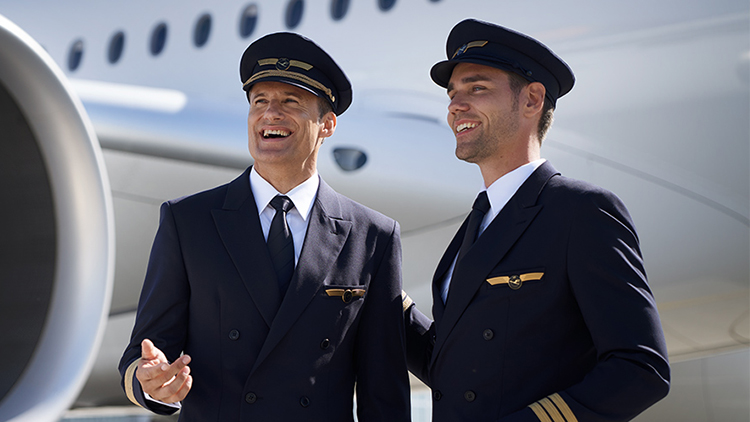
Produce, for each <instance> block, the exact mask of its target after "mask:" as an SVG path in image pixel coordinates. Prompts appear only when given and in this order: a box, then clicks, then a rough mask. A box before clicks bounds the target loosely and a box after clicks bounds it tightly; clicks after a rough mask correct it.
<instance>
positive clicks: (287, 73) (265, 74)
mask: <svg viewBox="0 0 750 422" xmlns="http://www.w3.org/2000/svg"><path fill="white" fill-rule="evenodd" d="M269 76H271V77H273V76H282V77H285V78H289V79H296V80H298V81H300V82H302V83H305V84H307V85H310V86H311V87H313V88H316V89H319V90H321V91H323V92H325V94H326V95H327V96H328V98H329V99H330V100H331V102H333V103H335V102H336V97H334V96H333V94H332V93H331V90H330V89H328V88H326V86H325V85H323V84H322V83H320V82H318V81H316V80H315V79H313V78H311V77H309V76H306V75H302V74H300V73H297V72H292V71H289V70H276V69H271V70H264V71H262V72H258V73H256V74H255V75H253V76H252V77H251V78H250V79H248V80H247V81H245V83H244V84H242V86H243V87H245V86H247V85H249V84H251V83H253V82H255V81H257V80H258V79H260V78H267V77H269Z"/></svg>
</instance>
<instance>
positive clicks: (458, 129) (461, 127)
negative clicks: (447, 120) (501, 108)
mask: <svg viewBox="0 0 750 422" xmlns="http://www.w3.org/2000/svg"><path fill="white" fill-rule="evenodd" d="M477 126H479V125H478V124H477V123H461V124H460V125H458V126H456V134H459V133H461V132H464V131H467V130H469V129H474V128H475V127H477Z"/></svg>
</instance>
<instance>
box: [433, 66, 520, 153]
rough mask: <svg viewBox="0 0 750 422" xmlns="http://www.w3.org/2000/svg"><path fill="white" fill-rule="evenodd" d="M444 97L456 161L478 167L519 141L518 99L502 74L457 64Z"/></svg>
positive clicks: (506, 76) (498, 71)
mask: <svg viewBox="0 0 750 422" xmlns="http://www.w3.org/2000/svg"><path fill="white" fill-rule="evenodd" d="M448 96H449V97H450V99H451V102H450V105H449V106H448V111H449V113H448V124H449V125H450V126H451V128H452V129H453V133H454V134H455V135H456V157H458V158H459V159H461V160H464V161H467V162H470V163H476V164H479V165H480V167H481V165H482V164H483V163H485V162H487V161H489V160H495V159H499V158H501V157H502V156H504V154H506V152H507V151H508V150H509V149H513V148H514V147H515V146H516V144H517V143H518V141H519V139H521V136H520V135H521V132H520V131H519V127H520V113H519V106H518V105H519V102H518V96H517V95H515V94H514V93H513V91H512V90H511V88H510V84H509V79H508V75H507V74H506V73H505V72H503V71H502V70H499V69H495V68H492V67H488V66H483V65H478V64H473V63H460V64H458V65H457V66H456V67H455V68H454V69H453V73H452V75H451V78H450V82H449V83H448Z"/></svg>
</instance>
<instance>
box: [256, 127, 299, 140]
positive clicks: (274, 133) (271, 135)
mask: <svg viewBox="0 0 750 422" xmlns="http://www.w3.org/2000/svg"><path fill="white" fill-rule="evenodd" d="M291 134H292V132H289V131H288V130H283V129H273V130H268V129H267V130H264V131H263V132H262V133H261V135H262V136H263V139H278V138H286V137H287V136H289V135H291Z"/></svg>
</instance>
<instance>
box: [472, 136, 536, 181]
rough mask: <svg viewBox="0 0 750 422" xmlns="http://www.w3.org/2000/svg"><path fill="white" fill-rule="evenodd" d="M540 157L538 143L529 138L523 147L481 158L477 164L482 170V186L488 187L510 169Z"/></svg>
mask: <svg viewBox="0 0 750 422" xmlns="http://www.w3.org/2000/svg"><path fill="white" fill-rule="evenodd" d="M540 158H541V152H540V145H539V142H538V141H537V140H536V139H530V140H529V142H528V143H525V144H524V145H523V147H520V148H517V149H515V150H511V151H504V152H503V153H500V154H495V155H494V156H493V157H489V158H487V159H486V160H483V161H482V162H480V163H477V165H479V170H480V171H481V172H482V178H483V179H484V186H485V187H489V186H490V185H492V184H493V183H494V182H495V181H496V180H497V179H499V178H501V177H503V176H505V175H506V174H508V173H510V172H511V171H513V170H515V169H517V168H519V167H521V166H522V165H524V164H528V163H530V162H532V161H535V160H538V159H540Z"/></svg>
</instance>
